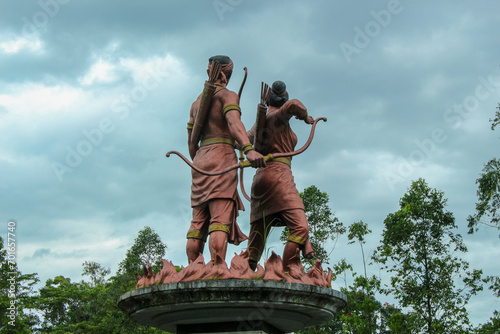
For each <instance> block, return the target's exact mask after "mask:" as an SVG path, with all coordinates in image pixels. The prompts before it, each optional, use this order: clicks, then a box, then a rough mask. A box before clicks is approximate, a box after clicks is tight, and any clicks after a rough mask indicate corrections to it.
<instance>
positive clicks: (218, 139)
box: [200, 137, 236, 147]
mask: <svg viewBox="0 0 500 334" xmlns="http://www.w3.org/2000/svg"><path fill="white" fill-rule="evenodd" d="M235 143H236V142H235V141H234V139H229V138H222V137H215V138H210V139H204V140H202V141H201V143H200V147H203V146H207V145H213V144H229V145H231V146H233V147H234V145H235Z"/></svg>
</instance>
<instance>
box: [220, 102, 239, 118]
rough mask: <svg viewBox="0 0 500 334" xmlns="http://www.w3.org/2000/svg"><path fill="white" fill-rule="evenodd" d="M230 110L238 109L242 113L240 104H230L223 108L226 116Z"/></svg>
mask: <svg viewBox="0 0 500 334" xmlns="http://www.w3.org/2000/svg"><path fill="white" fill-rule="evenodd" d="M230 110H238V111H239V112H240V114H241V108H240V106H239V105H237V104H228V105H227V106H225V107H224V109H222V113H223V114H224V116H225V115H226V113H227V112H228V111H230Z"/></svg>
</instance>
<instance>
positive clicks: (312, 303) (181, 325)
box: [118, 279, 346, 334]
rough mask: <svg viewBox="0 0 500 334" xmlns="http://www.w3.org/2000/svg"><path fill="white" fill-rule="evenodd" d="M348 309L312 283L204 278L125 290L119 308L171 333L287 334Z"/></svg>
mask: <svg viewBox="0 0 500 334" xmlns="http://www.w3.org/2000/svg"><path fill="white" fill-rule="evenodd" d="M344 305H346V296H345V295H344V294H343V293H341V292H339V291H336V290H332V289H329V288H324V287H319V286H315V285H306V284H297V283H287V282H277V281H260V280H241V279H228V280H207V281H191V282H179V283H170V284H162V285H155V286H149V287H145V288H141V289H136V290H133V291H129V292H127V293H125V294H124V295H122V296H121V297H120V298H119V299H118V307H119V308H120V309H121V310H122V311H124V312H125V313H127V314H128V315H130V316H131V317H132V319H134V320H135V321H137V322H139V323H141V324H144V325H149V326H153V327H157V328H160V329H163V330H166V331H169V332H171V333H179V334H183V333H231V332H254V333H287V332H293V331H298V330H300V329H303V328H305V327H308V326H313V325H320V324H323V323H326V322H328V321H329V320H331V319H332V318H333V317H334V314H335V313H336V311H337V310H338V309H340V308H342V307H343V306H344Z"/></svg>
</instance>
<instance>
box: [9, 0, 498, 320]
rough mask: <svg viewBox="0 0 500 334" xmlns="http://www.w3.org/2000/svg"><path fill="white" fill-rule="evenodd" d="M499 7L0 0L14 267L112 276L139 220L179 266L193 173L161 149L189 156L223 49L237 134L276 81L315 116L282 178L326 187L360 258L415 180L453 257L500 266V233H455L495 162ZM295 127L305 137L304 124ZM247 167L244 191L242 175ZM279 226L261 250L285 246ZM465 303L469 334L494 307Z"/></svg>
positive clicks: (340, 249) (492, 270)
mask: <svg viewBox="0 0 500 334" xmlns="http://www.w3.org/2000/svg"><path fill="white" fill-rule="evenodd" d="M499 12H500V3H498V1H494V0H485V1H481V2H475V3H474V4H472V3H471V2H457V1H451V0H449V1H440V2H439V3H436V2H434V1H411V0H400V1H397V0H389V1H369V2H368V1H365V2H361V1H326V0H324V1H311V2H305V1H292V0H287V1H273V2H271V1H250V0H214V1H212V0H206V1H201V0H200V1H152V0H150V1H140V2H139V1H116V0H115V1H95V0H93V1H90V0H89V1H79V0H40V1H2V2H1V3H0V73H1V75H0V140H1V145H0V173H1V174H0V175H1V178H2V179H1V180H2V182H1V184H0V189H1V202H0V203H1V204H0V205H1V206H0V210H1V211H0V222H2V223H1V224H3V227H1V228H0V235H1V236H2V237H3V238H5V237H6V236H7V223H8V221H9V220H10V219H15V220H16V222H17V230H16V238H17V259H18V263H19V267H20V269H21V270H22V271H23V272H26V273H31V272H37V273H38V274H39V276H40V278H41V280H42V282H44V281H45V280H46V279H48V278H51V277H54V276H56V275H61V274H62V275H65V276H69V277H71V278H72V279H74V280H80V279H81V276H80V275H81V264H82V262H84V261H86V260H92V261H97V262H99V263H101V264H102V265H104V266H107V267H110V268H111V270H112V272H115V271H116V269H117V265H118V263H119V262H120V261H121V260H122V259H123V258H124V256H125V253H126V250H127V249H128V248H129V247H130V246H131V245H132V243H133V241H134V238H135V237H136V236H137V233H138V231H139V230H141V229H142V228H143V227H144V226H150V227H151V228H153V229H154V230H155V231H156V232H157V233H158V234H159V235H160V236H161V238H162V239H163V241H164V242H165V243H166V244H167V245H168V250H167V254H166V258H167V259H169V260H172V261H174V263H176V264H179V265H181V264H183V265H186V263H187V259H186V255H185V234H186V231H187V229H188V227H189V222H190V215H191V211H190V207H189V204H190V201H189V196H190V190H189V189H190V182H191V180H190V170H189V168H188V167H187V166H186V165H185V164H184V163H183V162H182V161H181V160H180V159H178V158H177V157H172V158H169V159H167V158H166V157H165V153H166V152H167V151H169V150H178V151H181V152H183V153H185V154H186V155H187V144H186V122H187V121H188V112H189V107H190V105H191V103H192V101H193V100H194V99H195V98H196V96H197V95H198V94H199V93H200V92H201V89H202V87H203V82H204V80H205V79H206V72H205V70H206V65H207V59H208V58H209V57H210V56H212V55H216V54H226V55H229V56H230V57H231V58H232V59H233V61H234V64H235V70H234V74H233V77H232V78H231V82H230V84H229V88H230V89H232V90H236V91H237V90H238V89H239V86H240V83H241V81H242V79H243V67H245V66H246V67H247V68H248V71H249V75H248V80H247V83H246V86H245V89H244V92H243V96H242V99H241V107H242V111H243V115H242V120H243V122H244V124H245V126H247V127H250V126H251V125H252V123H253V121H254V120H255V112H256V105H257V103H258V102H259V91H260V83H261V81H264V82H267V83H272V82H273V81H275V80H283V81H285V82H286V83H287V86H288V91H289V93H290V96H291V98H298V99H300V100H301V101H302V102H303V103H304V105H305V106H306V107H307V108H308V110H309V113H310V114H311V115H313V116H314V117H320V116H324V117H327V118H328V122H327V123H319V124H318V127H317V131H316V137H315V139H314V142H313V144H312V145H311V147H310V149H309V150H308V151H306V152H305V153H304V154H302V155H301V156H298V157H297V158H294V165H293V171H294V175H295V181H296V183H297V187H298V188H299V190H303V189H304V188H306V187H308V186H310V185H316V186H318V187H319V188H320V189H321V190H322V191H325V192H327V193H328V194H329V196H330V199H331V207H332V209H333V210H334V211H335V213H336V216H337V217H338V218H339V219H340V220H341V221H342V222H344V224H345V225H349V224H351V223H353V222H354V221H358V220H363V221H364V222H365V223H367V224H368V225H369V227H370V229H371V230H372V231H373V233H372V234H371V235H370V237H369V240H368V242H367V245H366V248H367V250H368V252H371V251H373V249H374V248H375V247H376V246H377V245H378V241H379V240H380V234H381V232H382V229H383V220H384V218H385V217H386V216H387V214H389V213H391V212H394V211H396V210H398V201H399V199H400V198H401V197H402V196H403V195H404V193H405V192H406V190H407V188H408V187H409V186H410V184H411V181H412V180H416V179H418V178H420V177H422V178H424V179H426V181H427V182H428V184H429V185H430V186H431V187H433V188H437V189H439V190H442V191H443V192H444V193H445V197H446V198H448V204H449V205H448V210H450V211H452V212H453V213H454V215H455V218H456V223H457V225H458V226H459V229H458V230H457V233H461V234H462V235H463V237H464V239H465V242H466V244H467V246H468V248H469V252H468V253H467V254H466V255H465V256H464V258H465V259H466V260H467V261H469V262H470V263H471V265H472V267H474V268H479V269H483V270H484V271H485V273H486V274H490V275H491V274H498V272H499V269H500V268H499V267H500V266H499V265H498V258H499V257H500V249H499V248H498V233H497V232H496V231H493V230H488V229H483V230H481V231H480V232H479V233H477V234H475V235H473V236H470V235H467V234H466V231H467V229H466V225H467V223H466V217H467V216H468V215H469V214H472V213H474V204H475V202H476V189H477V186H476V184H475V180H476V179H477V177H478V175H479V173H480V171H481V169H482V167H483V164H484V163H485V162H487V161H488V160H489V159H491V158H493V157H495V156H498V143H499V142H498V140H499V138H498V137H499V135H498V132H497V133H494V132H493V131H491V130H490V123H489V122H488V120H489V118H492V117H493V116H494V113H495V108H496V106H497V103H498V102H500V71H499V70H500V67H499V65H500V57H499V55H500V52H499V51H500V48H499V45H500V35H499V34H498V27H499V26H500V16H498V13H499ZM292 122H293V124H292V126H293V128H294V130H295V132H296V133H297V135H298V137H299V145H301V144H302V143H303V142H304V141H305V139H306V137H307V135H308V134H309V129H310V127H309V126H307V125H306V124H304V123H303V122H298V121H292ZM245 173H246V187H247V188H249V187H250V185H251V178H252V175H253V173H254V170H250V169H247V170H245ZM245 204H246V207H247V209H248V208H249V203H248V202H247V203H245ZM248 217H249V210H247V211H245V212H242V213H241V215H240V219H239V223H240V225H241V227H242V229H243V230H244V231H247V232H248V230H249V223H248ZM279 232H280V231H276V232H275V233H274V235H275V237H274V239H273V240H272V242H271V245H275V246H276V249H275V250H276V251H277V252H278V253H279V254H281V252H282V247H281V246H280V245H279V242H278V241H277V237H278V235H279ZM244 246H246V243H244V244H242V245H241V246H240V247H232V248H230V249H229V254H232V252H236V251H239V250H240V249H243V248H244ZM342 257H346V258H347V259H348V261H350V262H352V263H354V265H355V270H356V271H357V272H361V271H362V267H361V266H362V265H361V262H360V257H361V255H360V252H359V248H358V247H357V246H356V245H347V240H346V237H343V238H341V239H340V240H339V242H338V243H337V245H336V248H335V250H334V252H333V253H332V259H331V261H330V262H331V263H334V262H336V261H337V260H338V259H340V258H342ZM371 271H372V272H373V273H374V274H378V269H377V268H373V267H372V268H371ZM349 283H351V282H349ZM340 285H343V282H337V287H338V286H340ZM334 287H335V286H334ZM470 308H471V318H472V319H473V321H474V322H475V323H476V324H477V323H479V322H485V321H486V320H487V319H488V318H489V317H490V316H491V315H492V313H493V310H494V309H498V308H499V304H498V301H497V300H495V299H494V298H493V297H491V293H489V292H486V293H484V294H483V295H481V297H478V298H475V299H473V300H472V303H471V305H470Z"/></svg>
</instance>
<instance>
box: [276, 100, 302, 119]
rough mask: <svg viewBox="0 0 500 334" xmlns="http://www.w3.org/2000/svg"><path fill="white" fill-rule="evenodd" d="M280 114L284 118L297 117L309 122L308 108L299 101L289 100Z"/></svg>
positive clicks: (282, 107)
mask: <svg viewBox="0 0 500 334" xmlns="http://www.w3.org/2000/svg"><path fill="white" fill-rule="evenodd" d="M280 113H281V114H282V115H283V116H285V115H286V116H288V119H290V117H292V116H295V117H296V118H297V119H300V120H303V121H307V116H308V114H307V108H306V107H305V106H304V105H303V104H302V102H300V101H299V100H297V99H292V100H288V101H286V102H285V104H284V105H282V106H281V108H280Z"/></svg>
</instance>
